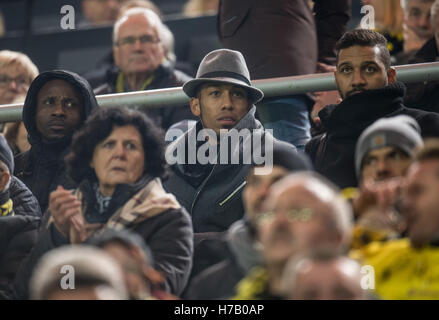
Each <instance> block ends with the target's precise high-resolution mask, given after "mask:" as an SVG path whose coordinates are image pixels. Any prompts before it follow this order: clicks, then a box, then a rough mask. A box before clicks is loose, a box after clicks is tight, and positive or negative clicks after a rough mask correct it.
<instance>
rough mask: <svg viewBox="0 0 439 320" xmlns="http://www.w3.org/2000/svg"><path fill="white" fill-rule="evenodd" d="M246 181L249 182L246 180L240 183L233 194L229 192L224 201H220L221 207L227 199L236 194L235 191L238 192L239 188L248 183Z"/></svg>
mask: <svg viewBox="0 0 439 320" xmlns="http://www.w3.org/2000/svg"><path fill="white" fill-rule="evenodd" d="M246 183H247V181H244V182H243V183H241V184H240V185H239V187H238V188H236V189H235V190H234V191H233V192H232V193H231V194H229V195H228V196H227V197H226V198H225V199H224V200H223V201H221V202H220V203H219V205H220V207H222V206H223V205H224V204H225V203H226V202H227V201H229V200H230V198H232V197H233V196H234V195H235V193H237V192H238V191H239V190H241V189H242V188H243V187H244V186H245V185H246Z"/></svg>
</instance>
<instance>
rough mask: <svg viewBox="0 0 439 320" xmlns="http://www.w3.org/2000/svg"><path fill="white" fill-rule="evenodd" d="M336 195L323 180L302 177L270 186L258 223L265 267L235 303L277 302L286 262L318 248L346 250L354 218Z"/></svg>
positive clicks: (245, 284) (254, 273)
mask: <svg viewBox="0 0 439 320" xmlns="http://www.w3.org/2000/svg"><path fill="white" fill-rule="evenodd" d="M338 193H339V190H337V188H335V187H334V186H332V184H330V183H329V182H326V180H325V179H323V178H321V177H319V176H318V175H316V174H311V173H305V172H304V173H293V174H291V175H289V176H287V177H285V178H283V179H282V180H280V181H279V182H277V183H276V184H274V185H273V186H272V188H271V191H270V195H269V196H268V198H267V201H266V203H265V210H266V211H265V212H264V213H261V214H258V215H257V217H256V233H257V237H258V239H259V241H260V244H261V246H262V247H261V250H262V256H263V261H264V264H263V266H259V267H255V268H253V269H252V270H251V271H250V273H249V274H248V275H247V276H246V278H244V279H243V280H242V281H241V282H240V283H239V284H238V286H237V295H236V296H235V299H244V300H247V299H279V298H280V297H281V295H282V288H281V285H282V282H281V280H282V272H283V270H284V267H285V265H286V263H287V261H288V259H289V258H291V257H294V256H295V255H297V254H300V253H303V252H304V251H305V250H311V249H317V248H321V247H330V248H335V249H338V250H342V251H346V250H347V249H348V247H349V243H350V238H351V228H352V212H351V210H350V207H349V205H348V204H347V203H346V202H345V201H344V200H343V199H342V198H341V197H340V196H339V195H338Z"/></svg>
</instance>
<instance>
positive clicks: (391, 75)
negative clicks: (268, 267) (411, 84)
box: [387, 67, 396, 84]
mask: <svg viewBox="0 0 439 320" xmlns="http://www.w3.org/2000/svg"><path fill="white" fill-rule="evenodd" d="M387 80H388V82H389V84H392V83H394V82H395V81H396V70H395V68H393V67H390V68H389V70H388V71H387Z"/></svg>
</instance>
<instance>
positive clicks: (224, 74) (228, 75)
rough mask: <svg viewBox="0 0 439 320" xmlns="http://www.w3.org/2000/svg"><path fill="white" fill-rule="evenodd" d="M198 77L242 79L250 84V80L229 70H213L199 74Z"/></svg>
mask: <svg viewBox="0 0 439 320" xmlns="http://www.w3.org/2000/svg"><path fill="white" fill-rule="evenodd" d="M199 78H233V79H236V80H240V81H243V82H245V83H247V84H248V85H249V86H251V84H250V81H249V80H248V79H247V78H246V77H244V76H243V75H240V74H239V73H235V72H231V71H213V72H208V73H205V74H203V75H202V76H199Z"/></svg>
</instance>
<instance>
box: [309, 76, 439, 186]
mask: <svg viewBox="0 0 439 320" xmlns="http://www.w3.org/2000/svg"><path fill="white" fill-rule="evenodd" d="M404 92H405V86H404V84H402V83H401V82H395V83H393V84H391V85H389V86H387V87H384V88H380V89H375V90H367V91H364V92H361V93H357V94H355V95H353V96H350V97H348V98H346V99H345V100H343V101H342V102H341V103H340V104H338V105H329V106H326V107H325V108H324V109H322V110H321V111H320V112H319V117H320V119H321V120H322V124H323V126H324V128H325V129H326V133H325V134H324V135H319V136H316V137H314V138H313V139H312V140H311V141H310V142H308V144H307V145H306V148H305V151H306V152H307V153H308V154H309V156H310V158H311V160H312V161H313V163H314V167H315V169H316V171H317V172H319V173H321V174H322V175H323V176H325V177H327V178H328V179H329V180H331V181H332V182H334V183H335V184H337V185H338V186H339V187H341V188H346V187H356V186H357V184H358V182H357V178H356V174H355V167H354V155H355V145H356V143H357V140H358V138H359V136H360V135H361V133H362V132H363V130H364V129H366V128H367V127H368V126H370V125H371V124H372V123H373V122H375V121H376V120H378V119H380V118H383V117H394V116H397V115H401V114H405V115H408V116H411V117H413V118H414V119H416V121H417V122H418V124H419V126H420V127H421V135H422V137H423V138H426V137H439V115H438V114H436V113H432V112H426V111H422V110H416V109H410V108H406V107H405V106H404V105H403V97H404Z"/></svg>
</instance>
